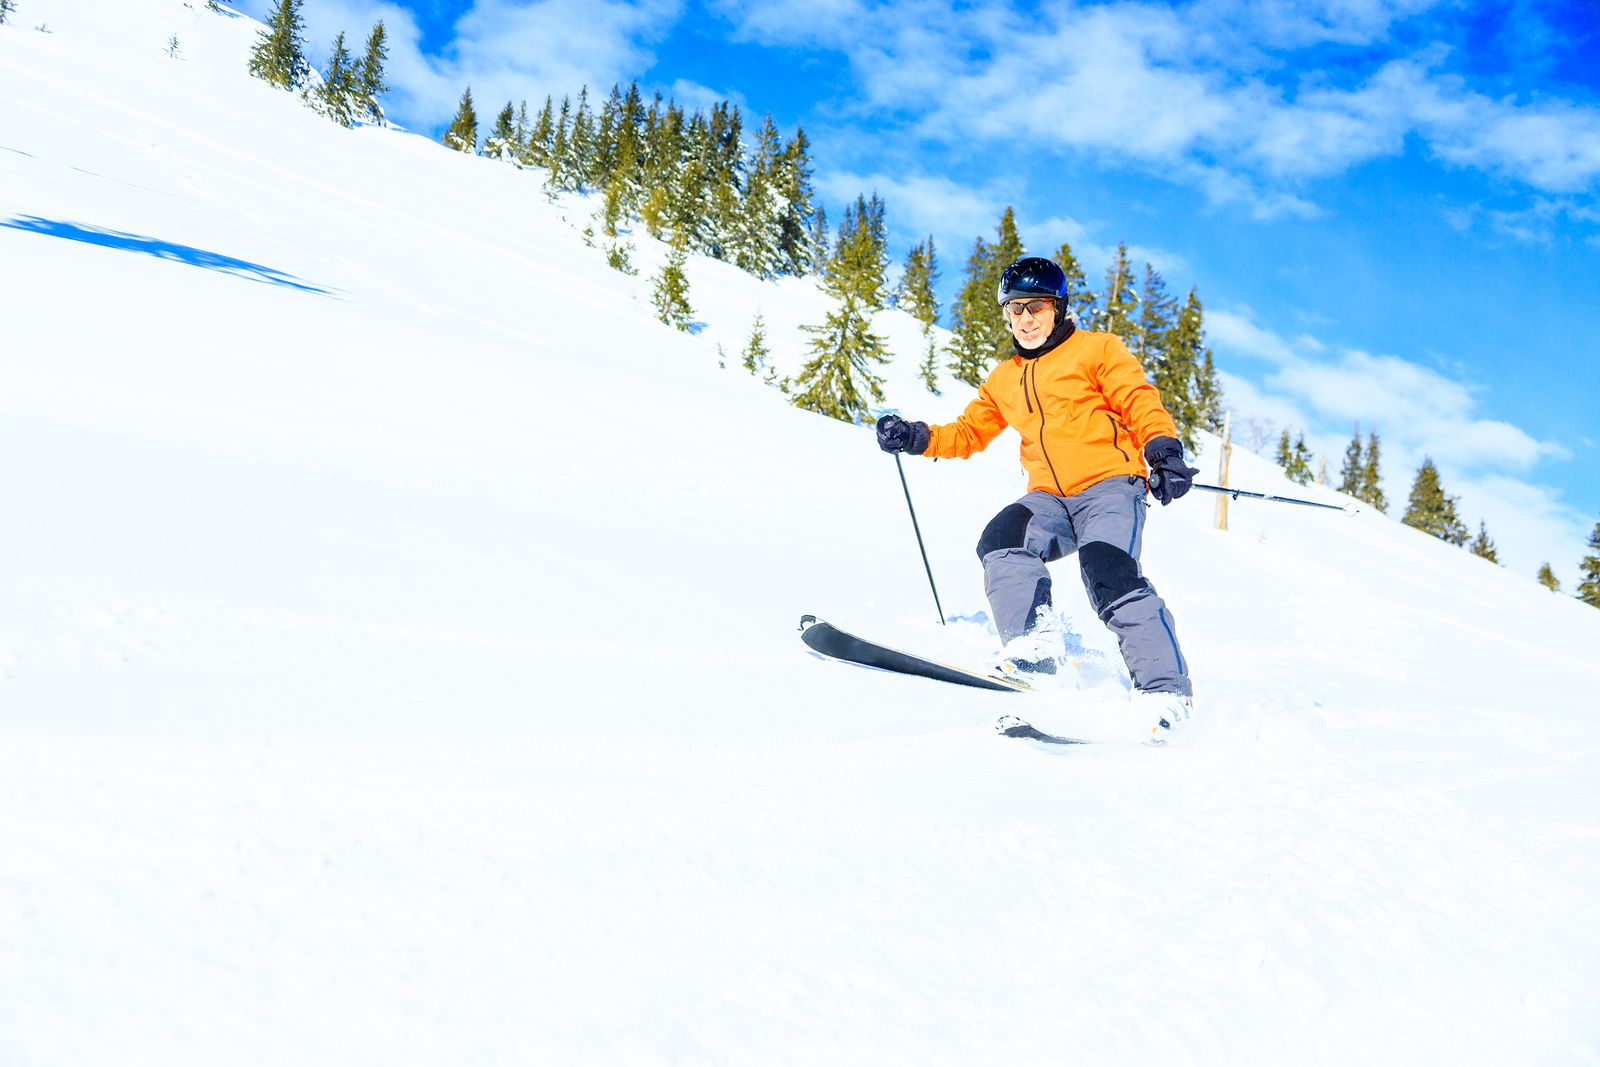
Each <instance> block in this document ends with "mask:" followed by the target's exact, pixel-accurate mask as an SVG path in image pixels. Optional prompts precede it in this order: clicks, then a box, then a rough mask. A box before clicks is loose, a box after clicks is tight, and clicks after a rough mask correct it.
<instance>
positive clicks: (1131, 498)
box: [978, 477, 1193, 696]
mask: <svg viewBox="0 0 1600 1067" xmlns="http://www.w3.org/2000/svg"><path fill="white" fill-rule="evenodd" d="M1148 507H1149V505H1148V504H1147V503H1146V502H1145V483H1144V479H1142V478H1125V477H1117V478H1108V479H1107V480H1105V481H1103V482H1099V483H1097V484H1095V485H1092V486H1090V487H1089V488H1088V489H1085V490H1084V491H1083V492H1081V493H1079V494H1078V495H1077V496H1069V497H1060V496H1056V495H1054V494H1053V493H1044V492H1039V491H1038V490H1035V491H1033V492H1030V493H1028V494H1027V495H1026V496H1024V497H1023V498H1022V499H1021V500H1018V501H1017V502H1016V503H1014V504H1010V505H1007V506H1006V507H1005V508H1003V509H1002V510H1001V512H1000V514H998V515H996V516H995V517H994V519H993V520H991V521H990V523H989V525H988V527H987V528H985V530H984V531H983V537H982V538H981V539H980V540H979V541H978V558H980V559H981V560H983V588H984V592H986V593H988V594H989V606H990V608H991V610H992V611H993V614H994V621H995V626H996V628H997V629H998V630H999V631H1000V638H1001V640H1003V641H1010V640H1011V639H1012V638H1014V637H1018V636H1020V635H1022V634H1025V633H1027V632H1028V631H1029V630H1031V629H1032V628H1033V625H1034V622H1035V619H1036V617H1037V615H1038V611H1039V608H1040V607H1041V606H1043V605H1046V604H1049V603H1050V571H1049V570H1048V569H1047V568H1046V567H1045V564H1046V563H1051V562H1054V561H1055V560H1058V559H1061V558H1063V557H1065V556H1070V555H1071V554H1072V553H1074V552H1076V553H1077V554H1078V567H1079V570H1080V572H1081V573H1082V575H1083V585H1084V588H1085V589H1086V590H1087V591H1088V593H1089V603H1090V604H1091V605H1092V606H1093V607H1094V610H1095V611H1096V613H1098V614H1099V616H1100V620H1101V621H1102V622H1104V623H1105V624H1106V625H1107V626H1108V627H1110V629H1111V632H1112V633H1114V634H1116V635H1117V644H1118V646H1119V647H1120V648H1121V649H1122V659H1123V661H1124V662H1125V663H1127V665H1128V673H1129V675H1131V676H1132V677H1133V684H1134V686H1135V687H1136V688H1138V689H1151V690H1158V691H1161V692H1168V693H1182V694H1183V695H1184V696H1190V695H1192V694H1193V686H1191V685H1190V683H1189V671H1188V667H1187V664H1185V663H1184V659H1183V652H1182V651H1181V650H1180V649H1179V647H1178V634H1177V628H1176V627H1175V626H1174V625H1173V622H1172V613H1171V612H1169V611H1168V610H1167V606H1166V604H1165V603H1164V602H1163V601H1162V599H1161V597H1160V596H1159V595H1157V593H1156V590H1155V586H1153V585H1151V584H1150V582H1149V581H1148V580H1147V579H1146V578H1145V577H1144V574H1143V573H1142V571H1141V570H1140V568H1139V547H1140V541H1141V538H1142V535H1143V533H1144V519H1145V511H1146V509H1147V508H1148Z"/></svg>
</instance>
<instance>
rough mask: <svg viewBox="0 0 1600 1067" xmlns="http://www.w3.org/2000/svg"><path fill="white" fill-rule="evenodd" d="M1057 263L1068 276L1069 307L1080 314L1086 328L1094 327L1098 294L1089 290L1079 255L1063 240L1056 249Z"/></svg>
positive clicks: (1079, 316)
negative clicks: (1074, 253)
mask: <svg viewBox="0 0 1600 1067" xmlns="http://www.w3.org/2000/svg"><path fill="white" fill-rule="evenodd" d="M1055 263H1056V266H1058V267H1060V268H1061V273H1062V274H1065V275H1066V276H1067V307H1068V308H1069V309H1070V310H1071V311H1072V312H1073V313H1074V314H1076V315H1077V316H1078V325H1080V326H1082V327H1083V328H1084V329H1086V330H1092V329H1094V316H1095V300H1096V296H1095V294H1094V293H1093V292H1091V291H1090V290H1089V283H1088V282H1087V281H1085V280H1084V277H1083V267H1082V265H1080V264H1079V263H1078V257H1077V256H1075V255H1073V254H1072V246H1071V245H1070V244H1068V243H1067V242H1065V241H1062V242H1061V247H1060V248H1058V249H1056V256H1055Z"/></svg>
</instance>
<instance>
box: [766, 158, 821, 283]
mask: <svg viewBox="0 0 1600 1067" xmlns="http://www.w3.org/2000/svg"><path fill="white" fill-rule="evenodd" d="M775 188H776V190H777V193H778V196H779V197H781V198H782V200H783V203H784V208H783V212H782V214H781V215H780V216H779V218H778V261H779V263H780V264H781V267H780V268H779V269H780V272H781V273H783V274H793V275H795V276H797V277H803V276H804V275H806V274H809V273H811V272H812V271H813V270H815V269H816V267H817V264H819V263H821V262H822V260H821V258H819V257H818V254H817V249H816V248H815V247H814V246H813V245H812V243H811V241H810V239H809V238H808V236H807V231H806V225H807V221H808V220H809V219H810V218H811V216H812V214H813V208H812V205H811V142H810V141H809V140H808V139H807V138H806V131H805V130H804V129H802V128H799V127H796V129H795V133H794V136H793V137H791V138H790V139H789V143H788V144H786V145H784V148H783V158H782V160H781V161H780V165H779V167H778V177H777V182H776V186H775ZM815 210H816V211H820V210H821V209H820V208H818V209H815ZM822 232H824V233H826V232H827V223H826V219H823V220H822ZM821 254H822V255H826V254H827V249H825V248H824V249H823V250H822V253H821Z"/></svg>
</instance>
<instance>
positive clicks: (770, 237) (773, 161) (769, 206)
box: [733, 115, 784, 278]
mask: <svg viewBox="0 0 1600 1067" xmlns="http://www.w3.org/2000/svg"><path fill="white" fill-rule="evenodd" d="M782 155H783V146H782V143H781V142H780V140H779V138H778V127H777V125H776V124H775V123H774V122H773V121H772V116H771V115H768V116H767V117H766V121H765V122H763V123H762V124H761V131H760V132H759V133H758V134H757V135H756V147H755V156H754V158H753V159H752V160H751V162H750V165H749V167H748V168H747V170H746V176H745V185H744V193H743V198H742V200H741V202H740V204H739V213H738V218H737V220H736V223H735V226H734V235H733V240H734V256H733V262H734V265H735V266H737V267H739V268H740V269H741V270H744V271H746V272H747V273H750V274H753V275H755V276H756V277H757V278H771V277H773V276H774V275H776V274H777V273H778V272H779V271H781V270H782V269H783V256H782V253H781V251H780V250H779V248H778V238H779V236H780V233H779V228H778V220H779V218H780V216H781V214H782V211H783V206H784V201H783V194H782V193H781V191H780V190H779V188H778V186H779V182H780V180H781V174H780V168H781V166H782V162H783V161H782Z"/></svg>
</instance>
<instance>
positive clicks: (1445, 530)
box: [1400, 458, 1467, 545]
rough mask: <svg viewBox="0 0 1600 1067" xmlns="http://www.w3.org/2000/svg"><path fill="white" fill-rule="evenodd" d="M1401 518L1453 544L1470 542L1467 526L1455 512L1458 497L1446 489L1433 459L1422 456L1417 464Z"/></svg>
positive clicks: (1404, 521)
mask: <svg viewBox="0 0 1600 1067" xmlns="http://www.w3.org/2000/svg"><path fill="white" fill-rule="evenodd" d="M1400 521H1401V522H1403V523H1405V524H1406V525H1407V526H1411V527H1414V528H1415V529H1418V530H1421V531H1422V532H1423V533H1428V534H1432V535H1433V536H1434V537H1437V538H1438V539H1439V540H1441V541H1446V542H1448V543H1450V544H1452V545H1464V544H1466V543H1467V528H1466V526H1465V525H1463V524H1462V522H1461V520H1460V519H1459V518H1458V517H1457V516H1456V498H1455V497H1453V496H1449V495H1447V494H1446V493H1445V491H1444V486H1443V485H1442V484H1441V483H1440V481H1439V469H1438V468H1437V467H1435V466H1434V465H1433V460H1432V459H1427V458H1425V459H1423V461H1422V466H1421V467H1418V468H1417V477H1416V480H1415V481H1414V482H1412V483H1411V499H1410V501H1409V502H1408V504H1407V507H1406V514H1405V518H1403V519H1401V520H1400Z"/></svg>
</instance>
